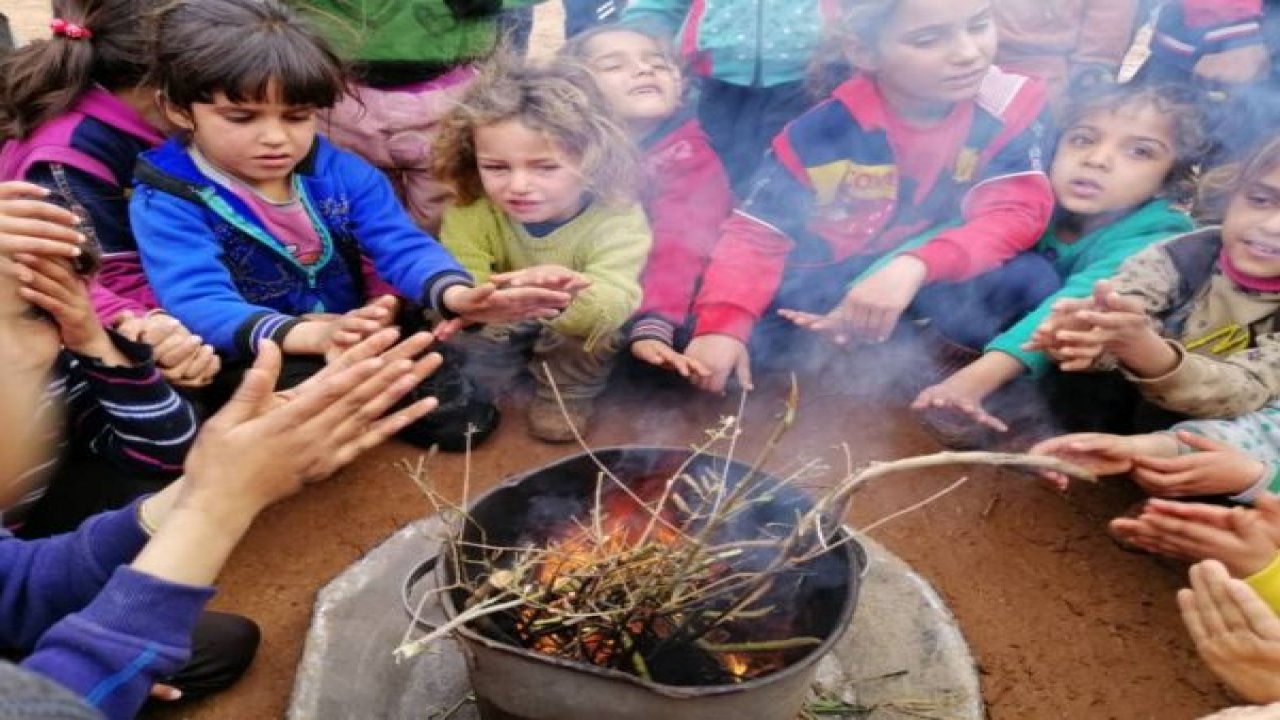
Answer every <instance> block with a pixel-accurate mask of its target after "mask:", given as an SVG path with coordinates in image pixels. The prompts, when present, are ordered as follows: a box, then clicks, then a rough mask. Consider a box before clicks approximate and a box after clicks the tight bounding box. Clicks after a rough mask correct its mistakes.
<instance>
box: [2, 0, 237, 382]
mask: <svg viewBox="0 0 1280 720" xmlns="http://www.w3.org/2000/svg"><path fill="white" fill-rule="evenodd" d="M147 7H149V4H148V3H145V2H140V0H63V1H62V2H59V3H58V4H57V13H56V14H57V17H56V18H55V19H54V21H53V23H52V35H51V37H49V38H47V39H42V40H36V41H34V42H32V43H30V44H29V45H26V46H24V47H22V48H21V49H20V50H18V51H16V52H14V53H12V54H10V55H8V56H6V57H4V58H3V59H0V139H7V141H6V142H5V143H4V144H3V146H0V180H7V179H25V180H29V181H31V182H33V183H37V184H39V185H42V186H44V187H46V188H50V189H55V190H57V192H58V195H59V196H60V198H61V202H63V203H64V204H65V205H67V206H68V207H70V208H72V209H74V210H75V211H76V213H77V214H79V215H80V219H81V224H80V228H79V229H80V231H81V232H82V233H83V234H85V235H86V236H88V238H87V239H88V240H90V241H91V242H92V244H95V245H97V246H99V247H100V248H101V250H102V253H103V258H102V268H101V270H100V271H99V272H98V273H97V274H96V275H95V276H94V279H93V281H92V283H91V285H90V288H91V291H92V295H91V296H92V298H93V304H94V309H95V310H96V311H97V313H98V316H99V318H100V319H101V320H102V322H103V323H104V324H105V325H107V326H108V327H111V328H113V329H115V330H116V331H118V332H119V333H120V334H121V335H123V336H124V337H126V338H128V339H129V340H133V341H138V342H145V343H147V344H149V345H151V346H152V347H153V348H154V350H155V361H156V364H157V366H158V367H159V368H160V369H161V371H162V372H164V375H165V377H166V378H167V379H168V380H169V381H170V382H172V383H174V384H176V385H180V386H185V387H200V386H203V385H207V384H209V382H211V381H212V379H213V377H214V375H216V374H217V372H218V370H219V367H220V362H219V359H218V356H217V355H216V354H215V353H214V350H213V348H212V347H211V346H210V345H208V344H207V343H204V342H202V341H201V339H200V338H198V337H196V336H194V335H192V334H191V332H190V331H189V330H187V328H186V327H184V326H183V325H182V324H181V323H180V322H178V321H177V320H175V319H174V318H173V317H172V316H171V315H168V314H166V313H164V312H162V311H161V310H160V306H159V304H158V303H157V301H156V298H155V294H154V293H153V292H152V290H151V286H150V285H149V284H148V283H147V278H146V276H145V275H144V274H143V272H142V266H141V264H140V262H139V260H138V248H137V243H136V242H135V241H134V237H133V233H132V232H131V230H130V228H129V216H128V194H129V191H130V189H131V188H132V187H133V166H134V163H135V162H136V161H137V157H138V154H139V153H141V152H142V151H143V150H147V149H149V148H151V147H154V146H156V145H158V144H159V143H160V142H162V141H163V140H164V136H163V134H162V131H161V130H160V128H161V127H162V126H163V120H162V119H161V117H160V115H159V110H158V108H157V107H156V104H155V89H154V88H151V87H148V86H147V85H146V84H144V82H143V76H144V75H145V74H146V71H147V68H148V67H149V63H148V61H147V58H146V41H145V37H144V32H143V26H144V25H145V23H143V22H140V21H139V20H138V18H139V17H140V16H142V14H143V13H144V11H145V9H146V8H147Z"/></svg>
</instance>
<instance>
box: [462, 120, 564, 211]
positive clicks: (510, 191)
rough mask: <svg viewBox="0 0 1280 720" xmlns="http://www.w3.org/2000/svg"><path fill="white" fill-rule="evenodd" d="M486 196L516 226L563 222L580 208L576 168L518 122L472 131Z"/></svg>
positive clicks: (544, 137) (547, 140)
mask: <svg viewBox="0 0 1280 720" xmlns="http://www.w3.org/2000/svg"><path fill="white" fill-rule="evenodd" d="M475 144H476V165H477V166H478V167H479V170H480V182H481V183H482V184H483V185H484V192H485V195H487V196H488V197H489V199H490V200H492V201H493V202H494V204H495V205H497V206H498V207H500V208H501V209H502V210H503V211H504V212H506V213H507V214H508V215H510V216H511V217H512V218H513V219H515V220H516V221H517V222H522V223H541V222H564V221H566V220H569V219H571V218H572V217H573V216H574V215H577V214H578V211H579V210H581V209H582V203H583V195H584V194H585V192H586V185H585V183H584V181H583V178H582V172H581V170H582V168H581V165H580V163H579V162H578V161H577V160H575V159H573V158H571V157H569V156H568V155H567V154H566V153H564V152H563V151H561V149H560V147H559V146H558V145H557V144H556V143H554V142H552V140H551V139H550V138H549V137H547V135H546V134H545V133H541V132H538V131H536V130H533V129H531V128H529V127H528V126H526V125H525V124H524V123H522V122H520V121H519V120H504V121H503V122H500V123H495V124H493V125H486V126H485V127H481V128H476V131H475Z"/></svg>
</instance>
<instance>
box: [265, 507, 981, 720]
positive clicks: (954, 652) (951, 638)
mask: <svg viewBox="0 0 1280 720" xmlns="http://www.w3.org/2000/svg"><path fill="white" fill-rule="evenodd" d="M442 531H443V527H442V524H441V523H440V521H439V520H438V519H436V518H427V519H424V520H420V521H418V522H416V523H414V524H412V525H408V526H406V527H405V528H403V529H401V530H400V531H399V532H397V533H396V534H395V535H393V536H392V537H391V538H389V539H388V540H386V541H385V542H383V543H382V544H381V545H379V546H378V547H377V548H375V549H374V550H373V551H372V552H370V553H369V554H368V555H366V556H365V557H364V558H363V559H361V560H360V561H359V562H357V563H355V564H354V565H352V566H350V567H349V568H347V570H345V571H344V572H343V573H342V574H341V575H339V576H338V577H337V578H335V579H334V580H333V581H332V582H330V583H329V584H328V585H327V586H325V587H324V589H322V590H321V591H320V594H319V596H318V597H317V599H316V605H315V612H314V615H313V616H312V622H311V629H310V631H309V632H308V634H307V642H306V647H305V649H304V651H303V656H302V662H301V663H300V664H299V666H298V674H297V679H296V681H295V683H294V688H293V697H292V699H291V701H290V706H289V715H288V716H289V717H290V718H294V719H296V720H327V719H330V718H333V719H335V720H337V719H345V718H352V717H366V718H375V717H376V718H389V719H398V718H406V719H407V718H413V719H415V720H421V719H422V718H428V719H431V718H435V719H436V720H445V718H449V719H450V720H478V718H479V715H478V713H477V712H476V709H475V705H474V703H473V702H471V701H470V700H469V693H470V686H469V685H468V683H467V669H466V662H465V660H464V658H463V656H462V652H461V650H460V648H459V647H458V645H457V644H456V643H454V642H453V641H452V640H450V641H446V642H443V643H441V644H440V645H439V647H438V648H436V649H434V650H431V651H429V652H427V653H425V654H423V655H420V656H418V657H417V658H414V659H413V660H409V661H406V662H403V663H399V664H397V663H396V661H395V659H394V657H392V650H394V649H395V647H396V646H397V645H399V644H400V642H401V640H402V639H403V638H404V637H405V633H406V631H407V630H408V628H409V627H410V620H409V617H408V615H407V613H406V612H405V611H403V610H402V609H401V600H400V592H401V586H402V585H403V583H404V580H405V578H406V577H407V576H408V574H409V573H410V572H411V571H412V570H413V568H414V567H415V566H416V565H417V564H418V563H420V562H421V561H422V560H423V559H424V558H428V557H431V556H433V555H435V554H436V552H437V550H438V548H439V545H440V541H439V540H438V538H439V537H440V536H441V533H442ZM860 541H861V542H862V544H863V546H864V547H865V548H866V550H867V555H868V557H869V559H870V566H869V569H868V572H867V576H866V578H865V579H864V581H863V586H862V590H861V595H860V599H859V602H858V608H857V611H856V612H855V614H854V621H853V627H852V628H851V629H850V630H849V632H847V633H846V634H845V636H844V638H843V639H842V640H841V642H840V643H839V644H838V645H837V647H836V650H835V652H833V653H832V654H831V655H829V656H827V657H826V658H824V659H823V660H822V662H821V663H820V664H819V667H818V687H817V688H816V689H817V690H819V691H821V692H822V693H824V694H826V695H831V696H836V697H839V698H840V699H842V700H844V701H845V702H848V703H850V704H851V705H856V706H857V707H859V708H864V709H865V710H864V711H863V712H860V713H858V714H857V715H856V717H859V718H879V717H884V718H891V717H903V716H904V714H905V715H909V716H911V717H918V718H939V719H941V718H947V719H948V720H981V719H982V718H983V705H982V695H981V691H980V688H979V685H978V673H977V669H976V667H975V665H974V662H973V658H972V657H971V655H970V654H969V648H968V645H966V643H965V641H964V637H963V636H962V635H961V634H960V629H959V627H958V626H957V625H956V621H955V618H954V617H953V616H952V615H951V612H950V611H949V610H947V608H946V606H945V605H943V603H942V600H941V599H940V598H939V597H938V595H937V593H935V592H934V590H933V588H932V587H930V586H929V584H928V583H927V582H926V581H925V580H924V579H923V578H921V577H920V576H919V575H916V574H915V573H914V572H912V570H911V569H910V568H909V567H908V566H907V565H906V564H905V563H903V562H902V561H901V560H899V559H898V558H897V557H896V556H894V555H893V554H892V553H890V552H888V551H887V550H885V549H884V548H883V547H881V546H880V545H878V544H876V543H875V542H874V541H872V540H870V539H867V538H860ZM431 582H432V577H430V576H428V577H427V578H425V579H424V580H423V581H422V583H421V585H422V586H423V588H424V589H426V588H427V587H429V586H430V585H431ZM416 596H417V597H422V593H417V594H416ZM419 616H420V617H422V618H423V619H424V620H427V621H428V622H440V621H442V620H443V614H442V611H441V610H440V608H439V605H438V604H437V603H435V602H434V601H431V600H428V601H427V602H425V603H424V605H423V607H422V610H421V612H420V614H419ZM420 634H421V631H419V630H417V629H416V628H415V629H414V636H415V637H416V636H417V635H420ZM602 717H604V716H603V715H602Z"/></svg>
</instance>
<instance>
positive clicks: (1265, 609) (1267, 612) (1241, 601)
mask: <svg viewBox="0 0 1280 720" xmlns="http://www.w3.org/2000/svg"><path fill="white" fill-rule="evenodd" d="M1226 590H1227V593H1228V594H1229V595H1230V596H1231V600H1232V602H1233V604H1234V605H1235V607H1236V608H1237V609H1238V610H1239V612H1240V614H1241V615H1242V616H1243V617H1244V628H1245V629H1247V630H1248V631H1250V632H1252V633H1253V634H1254V635H1257V636H1258V637H1261V638H1265V639H1267V640H1270V641H1271V642H1280V620H1277V619H1276V613H1275V611H1274V610H1272V609H1271V608H1270V606H1268V605H1267V603H1266V602H1265V601H1264V600H1263V599H1262V598H1261V597H1259V596H1258V593H1257V592H1256V591H1255V590H1254V589H1253V588H1251V587H1249V585H1248V583H1246V582H1243V581H1240V580H1235V579H1232V580H1228V581H1227V583H1226Z"/></svg>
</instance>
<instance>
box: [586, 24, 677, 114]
mask: <svg viewBox="0 0 1280 720" xmlns="http://www.w3.org/2000/svg"><path fill="white" fill-rule="evenodd" d="M585 51H586V52H585V53H584V54H585V57H584V60H585V61H586V64H587V67H588V68H590V69H591V74H592V75H593V76H595V80H596V85H598V86H599V87H600V91H601V92H602V93H604V95H605V97H606V98H608V100H609V104H610V105H612V106H613V109H614V111H616V112H617V113H618V115H620V116H621V117H622V119H623V120H624V121H626V123H627V124H628V126H630V128H631V130H632V132H633V133H635V134H638V135H643V134H646V133H648V132H650V131H652V130H653V129H654V128H656V127H657V126H658V125H660V124H661V123H662V121H663V120H666V119H667V118H669V117H671V116H672V115H673V114H675V112H676V109H677V108H678V107H679V106H680V76H679V74H678V73H677V72H676V69H675V67H674V66H672V64H671V61H670V60H669V59H668V58H667V57H666V55H664V54H663V52H662V48H661V47H660V46H659V45H658V43H657V42H655V41H654V40H653V38H650V37H647V36H645V35H642V34H640V33H636V32H631V31H628V30H617V31H614V32H606V33H601V34H599V35H596V36H595V37H593V38H591V40H590V41H589V42H588V43H587V45H586V48H585Z"/></svg>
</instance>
